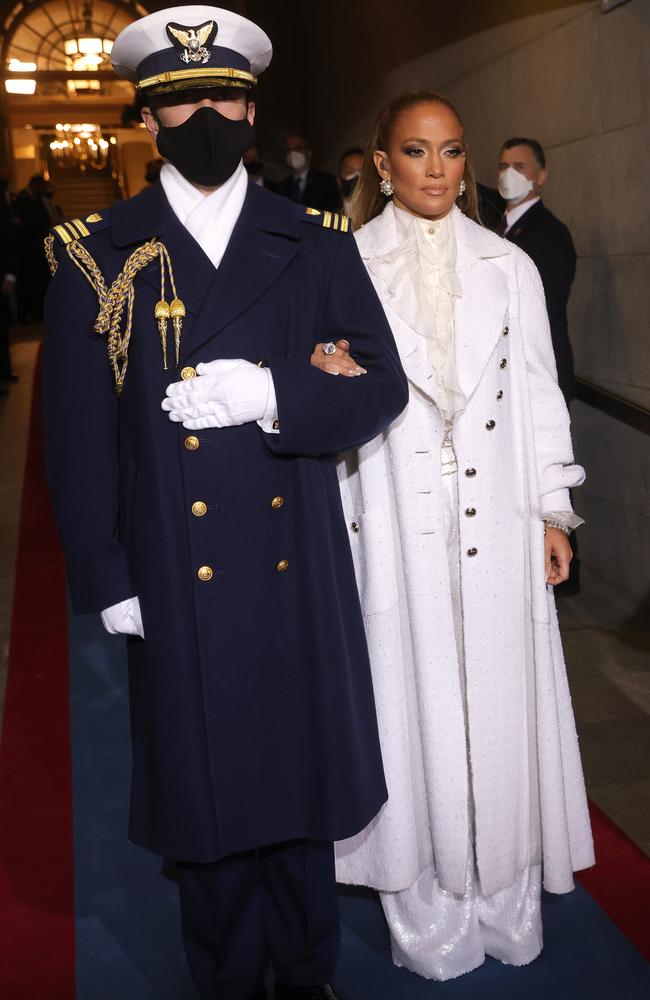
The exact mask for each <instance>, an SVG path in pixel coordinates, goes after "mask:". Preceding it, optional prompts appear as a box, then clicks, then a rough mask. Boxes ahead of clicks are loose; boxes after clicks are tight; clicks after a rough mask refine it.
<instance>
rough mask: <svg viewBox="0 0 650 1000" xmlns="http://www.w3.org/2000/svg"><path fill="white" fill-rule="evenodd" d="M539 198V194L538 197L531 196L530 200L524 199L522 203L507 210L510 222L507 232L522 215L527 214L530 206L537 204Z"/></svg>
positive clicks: (507, 217)
mask: <svg viewBox="0 0 650 1000" xmlns="http://www.w3.org/2000/svg"><path fill="white" fill-rule="evenodd" d="M539 199H540V196H539V195H538V196H537V197H536V198H531V199H530V201H522V203H521V204H520V205H515V206H514V208H508V209H507V210H506V222H507V223H508V228H507V229H506V233H507V232H509V231H510V230H511V229H512V227H513V226H514V224H515V222H518V221H519V219H521V217H522V215H525V214H526V212H527V211H528V209H529V208H532V207H533V205H536V204H537V202H538V201H539Z"/></svg>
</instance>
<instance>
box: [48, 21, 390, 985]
mask: <svg viewBox="0 0 650 1000" xmlns="http://www.w3.org/2000/svg"><path fill="white" fill-rule="evenodd" d="M111 58H112V62H113V65H114V67H115V69H116V70H117V72H118V73H119V74H120V75H121V76H123V77H126V78H127V79H129V80H132V81H133V82H134V83H135V84H136V86H137V88H138V90H139V93H140V98H141V103H142V116H143V119H144V121H145V123H146V126H147V128H148V129H149V131H150V133H151V135H152V136H153V137H154V138H155V140H156V143H157V146H158V150H159V152H160V154H161V156H164V157H165V159H166V160H167V161H168V162H167V163H166V164H165V165H164V166H163V168H162V170H161V174H160V184H154V185H151V186H150V187H149V188H147V189H146V190H145V191H144V192H142V193H141V194H139V195H137V196H136V197H135V198H131V199H129V200H128V201H125V202H118V203H117V204H115V205H113V206H112V207H110V208H108V209H102V210H101V211H100V212H97V213H93V214H92V215H90V216H88V217H87V218H85V219H75V220H72V222H70V223H69V224H68V225H67V226H66V227H63V226H59V227H55V228H54V230H53V231H52V234H51V236H50V237H49V238H48V245H47V252H48V256H49V259H50V262H51V265H52V267H53V268H54V269H55V276H54V278H53V281H52V286H51V292H50V294H49V296H48V303H47V320H46V339H45V357H44V368H45V433H46V456H47V468H48V477H49V481H50V486H51V490H52V494H53V499H54V505H55V509H56V513H57V517H58V521H59V526H60V531H61V536H62V540H63V546H64V549H65V554H66V561H67V568H68V578H69V582H70V589H71V593H72V601H73V605H74V608H75V611H76V612H77V613H85V612H101V613H102V620H103V622H104V625H105V627H106V628H107V630H108V631H109V632H112V633H118V634H126V635H129V636H130V642H129V646H128V653H129V669H130V695H131V701H130V705H131V730H132V744H133V783H132V796H131V804H132V807H131V819H130V831H129V832H130V837H131V839H132V840H133V841H134V842H135V843H137V844H139V845H141V846H142V847H144V848H146V849H148V850H150V851H153V852H154V853H157V854H160V855H163V856H166V857H169V858H173V859H175V860H176V862H177V871H178V881H179V887H180V898H181V913H182V924H183V937H184V942H185V948H186V953H187V957H188V961H189V966H190V970H191V973H192V977H193V979H194V982H195V984H196V987H197V989H198V992H199V994H200V995H201V997H203V998H205V1000H208V998H209V1000H251V998H262V997H266V992H265V989H264V985H263V984H264V979H265V975H266V970H267V965H268V963H269V962H271V964H272V965H273V968H274V971H275V977H276V983H275V994H274V996H275V998H276V1000H328V998H329V1000H332V998H334V997H335V994H334V992H333V990H332V989H331V987H330V986H329V985H328V980H330V979H331V978H332V975H333V972H334V966H335V962H336V956H337V949H338V942H339V917H338V900H337V895H336V884H335V878H334V851H333V841H334V840H335V839H337V838H340V837H344V836H349V835H351V834H353V833H355V832H358V831H359V830H361V829H362V828H363V827H364V826H365V824H366V823H367V822H368V821H369V820H370V819H371V818H372V817H373V816H374V815H375V814H376V813H377V811H378V809H379V808H380V806H381V804H382V803H383V802H384V800H385V798H386V789H385V784H384V778H383V771H382V764H381V758H380V752H379V742H378V735H377V727H376V718H375V711H374V701H373V693H372V686H371V679H370V670H369V665H368V657H367V650H366V645H365V636H364V631H363V623H362V620H361V614H360V609H359V601H358V595H357V591H356V586H355V579H354V568H353V564H352V559H351V554H350V549H349V544H348V541H347V532H346V528H345V524H344V522H343V518H342V514H341V509H340V499H339V492H338V484H337V476H336V466H335V463H334V462H333V461H332V453H333V452H336V451H338V450H340V449H342V448H345V447H349V446H351V445H353V444H355V443H358V442H362V441H367V440H369V439H370V438H372V437H374V436H375V435H376V434H378V433H379V432H380V431H381V430H382V429H383V427H385V426H386V425H387V424H388V423H389V422H390V421H391V420H393V419H394V418H395V417H396V416H397V414H398V413H399V412H400V411H401V410H402V409H403V407H404V406H405V405H406V400H407V389H406V380H405V377H404V374H403V372H402V369H401V366H400V364H399V359H398V356H397V351H396V348H395V344H394V341H393V338H392V336H391V333H390V329H389V327H388V325H387V323H386V319H385V316H384V314H383V311H382V309H381V306H380V304H379V301H378V299H377V296H376V294H375V292H374V291H373V289H372V285H371V283H370V281H369V279H368V276H367V274H366V272H365V269H364V267H363V264H362V262H361V259H360V257H359V254H358V251H357V249H356V244H355V242H354V239H353V238H352V236H351V234H350V229H349V227H348V226H347V225H346V224H345V223H344V221H343V220H342V219H341V218H340V217H338V216H337V217H336V218H335V219H331V218H330V219H329V225H328V222H327V221H326V220H325V218H324V216H323V215H322V214H319V213H316V214H314V213H313V212H308V211H307V210H306V209H305V208H303V207H300V206H296V205H293V204H291V203H290V202H288V201H287V200H286V199H283V198H278V197H276V196H275V195H273V194H271V193H269V192H268V191H264V190H263V189H261V188H260V187H259V186H258V185H256V184H254V183H250V182H249V180H248V176H247V173H246V170H245V169H244V166H243V164H242V154H243V153H244V151H245V150H246V149H248V148H249V147H250V146H252V145H254V143H255V138H254V130H253V121H254V118H255V104H254V103H253V101H252V100H251V97H250V92H249V91H250V88H251V87H252V86H253V85H254V84H255V82H256V77H257V75H258V74H259V73H260V72H262V71H263V70H264V69H265V68H266V67H267V66H268V64H269V62H270V59H271V43H270V41H269V39H268V37H267V36H266V35H265V33H264V32H263V31H262V30H261V29H260V28H258V27H257V26H256V25H255V24H253V23H252V22H250V21H247V20H246V19H244V18H242V17H240V16H238V15H237V14H234V13H231V12H230V11H227V10H220V9H219V8H215V7H202V6H201V7H177V8H174V9H166V10H161V11H159V12H157V13H155V14H151V15H149V16H147V17H145V18H143V19H141V20H139V21H135V22H134V23H132V24H131V25H129V26H128V27H127V28H126V29H125V30H124V31H123V32H122V33H121V35H120V36H119V37H118V38H117V40H116V42H115V45H114V47H113V51H112V57H111ZM233 81H236V83H237V84H238V86H233V85H232V84H233ZM80 272H81V273H80ZM108 289H110V294H107V291H108ZM353 333H354V341H355V347H356V350H357V355H358V358H359V362H360V364H359V366H358V377H357V382H358V384H357V385H354V384H353V380H352V379H333V378H331V377H329V376H327V375H326V374H324V373H322V372H320V371H318V370H317V369H315V368H314V367H312V366H311V365H310V355H311V352H312V348H313V345H314V343H316V342H317V341H319V340H322V339H324V340H325V341H327V342H329V341H332V340H334V339H336V338H338V337H340V336H343V337H346V338H351V337H352V334H353ZM107 354H108V356H107ZM71 441H74V442H75V447H74V448H71V447H70V442H71ZM251 626H253V627H251Z"/></svg>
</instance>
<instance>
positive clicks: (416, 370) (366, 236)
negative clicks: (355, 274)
mask: <svg viewBox="0 0 650 1000" xmlns="http://www.w3.org/2000/svg"><path fill="white" fill-rule="evenodd" d="M355 238H356V241H357V245H358V247H359V253H360V254H361V257H362V259H363V262H364V264H365V265H366V268H367V269H368V273H369V274H370V278H371V280H372V283H373V285H374V286H375V291H376V292H377V294H378V296H379V299H380V301H381V304H382V306H383V307H384V310H385V312H386V316H387V318H388V321H389V323H390V326H391V329H392V331H393V336H394V337H395V343H396V344H397V350H398V351H399V356H400V361H401V362H402V367H403V369H404V373H405V374H406V377H407V379H408V380H409V382H411V383H412V384H413V385H414V386H416V388H418V389H419V390H420V391H421V392H423V393H424V394H425V395H426V396H428V397H429V398H430V399H432V400H433V401H434V402H437V400H436V397H435V389H436V380H435V378H434V376H433V370H432V368H431V365H430V363H429V358H428V355H427V344H426V340H425V338H424V337H422V336H421V335H420V334H419V333H417V332H416V329H415V323H416V313H415V301H413V311H412V312H411V311H409V309H408V301H409V297H408V296H401V297H400V301H399V303H398V302H397V300H396V296H395V295H394V294H393V293H392V292H391V289H390V288H389V283H388V281H387V280H386V277H385V275H384V273H382V269H381V268H380V267H377V266H376V265H375V266H373V261H375V260H377V258H381V257H384V256H385V255H386V254H388V253H390V252H391V251H392V250H394V249H395V247H396V246H397V245H398V244H399V242H400V237H399V234H398V231H397V222H396V220H395V211H394V209H393V203H392V202H388V204H387V205H386V208H385V209H384V211H383V212H382V213H381V215H378V216H377V217H376V218H375V219H372V220H371V221H370V222H368V223H367V224H366V225H365V226H363V227H362V228H361V229H360V230H359V231H358V232H357V233H355Z"/></svg>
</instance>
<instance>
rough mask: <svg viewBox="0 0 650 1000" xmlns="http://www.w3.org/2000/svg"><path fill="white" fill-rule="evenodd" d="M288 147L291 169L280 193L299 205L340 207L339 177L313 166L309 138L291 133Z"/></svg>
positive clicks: (287, 143)
mask: <svg viewBox="0 0 650 1000" xmlns="http://www.w3.org/2000/svg"><path fill="white" fill-rule="evenodd" d="M286 150H287V166H288V167H290V169H291V173H290V174H289V176H288V177H285V178H284V180H282V181H280V183H279V185H278V188H277V193H278V194H281V195H284V196H285V198H291V200H292V201H295V202H296V203H297V204H299V205H307V206H309V207H310V208H318V209H320V210H321V211H327V212H336V211H338V209H339V204H340V195H339V189H338V185H337V183H336V178H335V177H334V176H333V175H332V174H328V173H326V171H324V170H316V169H315V168H314V167H312V165H311V162H312V153H311V149H310V148H309V143H308V142H307V140H306V139H305V138H304V137H303V136H301V135H290V136H288V138H287V142H286Z"/></svg>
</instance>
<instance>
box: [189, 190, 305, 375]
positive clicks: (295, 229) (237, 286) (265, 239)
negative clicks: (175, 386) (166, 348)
mask: <svg viewBox="0 0 650 1000" xmlns="http://www.w3.org/2000/svg"><path fill="white" fill-rule="evenodd" d="M300 236H301V230H300V221H299V215H298V213H297V212H296V211H295V208H294V206H293V205H291V204H290V203H289V202H286V201H285V200H284V199H279V198H277V197H276V196H275V195H271V194H269V193H268V192H265V191H264V190H261V189H260V188H259V187H258V186H257V185H252V184H251V185H249V188H248V194H247V196H246V201H245V202H244V207H243V209H242V212H241V215H240V216H239V219H238V220H237V224H236V226H235V228H234V230H233V234H232V236H231V238H230V242H229V244H228V246H227V248H226V252H225V254H224V256H223V259H222V261H221V264H220V265H219V268H218V270H216V271H215V270H214V268H213V269H212V277H211V281H210V287H209V291H208V295H207V297H206V299H205V303H204V306H203V309H202V310H201V315H200V317H199V318H198V321H197V322H196V323H195V324H194V326H193V328H192V330H191V332H190V336H189V338H188V339H187V340H186V341H185V350H184V352H183V353H184V356H185V357H186V356H187V354H188V353H190V352H191V353H194V352H196V351H197V350H199V349H200V348H201V347H202V346H203V345H204V344H205V343H206V341H208V340H210V339H211V338H212V337H214V336H216V335H217V334H218V333H219V332H220V331H221V330H223V329H224V328H225V327H226V326H228V325H229V324H230V323H232V322H233V320H235V319H236V318H237V317H238V316H240V315H241V313H243V312H245V311H246V309H249V308H250V307H251V306H252V305H253V304H254V303H255V302H256V301H257V299H259V297H260V296H261V295H263V293H264V292H265V291H266V290H267V288H269V287H270V286H271V285H272V284H273V283H274V282H275V281H277V279H278V278H279V276H280V274H281V273H282V272H283V271H284V269H285V268H286V267H287V265H288V264H289V262H290V261H291V260H292V259H293V257H295V255H296V253H297V251H298V242H299V240H300Z"/></svg>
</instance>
